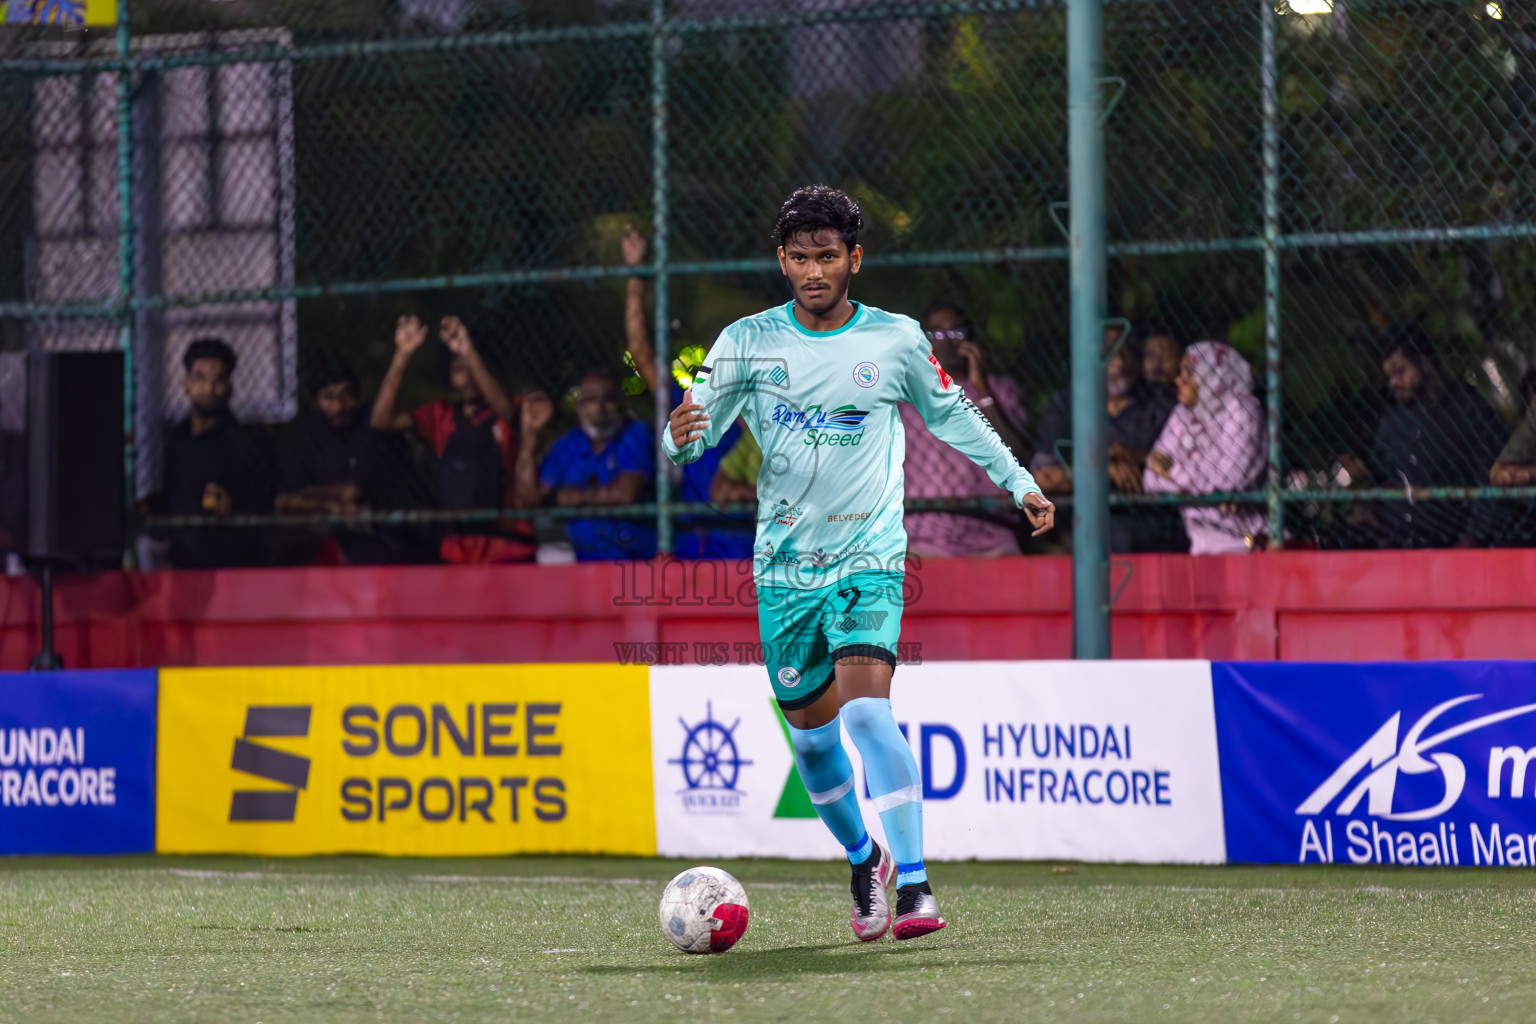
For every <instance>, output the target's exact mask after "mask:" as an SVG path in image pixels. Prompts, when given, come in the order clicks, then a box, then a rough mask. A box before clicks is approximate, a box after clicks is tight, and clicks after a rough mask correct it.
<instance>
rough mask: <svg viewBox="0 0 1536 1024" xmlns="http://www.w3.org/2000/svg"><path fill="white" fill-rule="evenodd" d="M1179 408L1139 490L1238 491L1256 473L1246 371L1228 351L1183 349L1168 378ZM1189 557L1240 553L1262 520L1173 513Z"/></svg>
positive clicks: (1259, 463)
mask: <svg viewBox="0 0 1536 1024" xmlns="http://www.w3.org/2000/svg"><path fill="white" fill-rule="evenodd" d="M1176 386H1177V388H1178V396H1179V404H1178V405H1177V406H1176V407H1175V408H1174V410H1173V415H1171V416H1169V417H1168V423H1167V424H1166V425H1165V426H1164V427H1163V433H1162V436H1160V437H1159V438H1158V439H1157V444H1156V445H1154V446H1153V449H1152V454H1151V455H1150V456H1148V457H1147V470H1146V473H1145V474H1144V476H1143V486H1144V487H1145V488H1146V490H1147V491H1149V492H1161V493H1165V494H1210V493H1212V492H1214V491H1241V490H1246V489H1247V488H1248V487H1251V486H1252V485H1253V484H1255V483H1256V482H1257V481H1258V479H1259V475H1260V474H1261V473H1262V472H1263V471H1264V467H1265V461H1266V460H1265V453H1264V413H1263V410H1262V409H1260V408H1259V400H1258V399H1257V398H1255V397H1254V396H1253V371H1252V370H1251V369H1250V368H1249V366H1248V361H1247V360H1246V359H1244V358H1243V357H1242V356H1241V355H1239V354H1238V353H1237V351H1236V350H1235V349H1233V348H1232V347H1231V346H1230V345H1223V344H1222V343H1221V342H1219V341H1202V342H1199V343H1198V344H1195V345H1192V346H1190V349H1189V351H1188V352H1187V353H1186V354H1185V355H1184V359H1183V369H1182V370H1181V372H1180V373H1179V376H1178V377H1177V378H1176ZM1181 512H1182V514H1183V517H1184V532H1185V533H1186V534H1188V535H1189V553H1190V554H1192V555H1226V554H1241V553H1243V552H1246V551H1251V550H1253V549H1254V548H1255V547H1257V546H1258V545H1259V544H1260V543H1261V542H1260V534H1261V532H1262V531H1263V529H1264V519H1263V517H1262V516H1260V515H1258V514H1257V513H1255V512H1253V511H1242V510H1239V509H1236V508H1233V507H1230V506H1223V507H1220V508H1215V507H1211V506H1203V507H1196V508H1185V509H1182V510H1181Z"/></svg>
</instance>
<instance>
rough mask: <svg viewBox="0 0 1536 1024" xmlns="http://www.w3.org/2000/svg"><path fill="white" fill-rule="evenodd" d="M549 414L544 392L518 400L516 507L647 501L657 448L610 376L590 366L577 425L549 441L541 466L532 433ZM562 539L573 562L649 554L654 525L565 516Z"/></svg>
mask: <svg viewBox="0 0 1536 1024" xmlns="http://www.w3.org/2000/svg"><path fill="white" fill-rule="evenodd" d="M554 413H555V407H554V404H553V403H552V402H551V401H550V400H549V398H548V397H547V396H544V395H542V394H539V395H529V396H528V397H527V398H526V399H525V400H524V403H523V409H522V431H521V439H520V444H519V449H518V454H517V470H516V474H517V492H518V501H519V503H520V504H522V505H523V506H525V507H527V506H532V505H542V504H546V503H553V504H555V505H559V506H562V507H566V508H569V507H572V506H577V505H633V504H636V503H638V502H642V501H647V500H649V498H650V496H651V485H652V481H653V480H654V478H655V465H656V455H655V450H656V449H655V446H654V445H653V444H652V443H651V430H650V428H649V427H648V426H647V425H646V424H645V423H642V422H640V421H639V420H635V419H631V418H630V417H629V415H628V413H627V412H626V411H625V409H624V403H623V399H622V393H621V391H620V388H619V379H618V377H617V375H615V374H614V373H612V372H610V371H608V370H591V371H589V372H588V373H587V374H586V375H585V376H583V377H582V378H581V383H580V385H579V386H578V388H577V392H576V423H577V425H576V427H575V428H574V429H572V430H571V431H569V432H567V433H566V434H564V435H562V436H561V437H560V438H559V439H558V440H556V441H555V443H554V445H553V446H552V447H551V448H550V449H549V454H547V455H545V456H544V461H543V463H542V464H540V463H539V461H538V447H539V434H540V432H541V431H542V430H543V429H544V428H545V427H547V426H548V425H549V421H550V420H551V419H552V418H553V417H554ZM566 536H568V537H569V538H570V541H571V546H572V547H574V548H575V549H576V558H577V560H578V561H584V562H599V561H613V560H615V559H620V558H650V557H651V556H652V555H654V554H655V553H656V527H655V525H654V523H653V522H650V521H646V520H633V519H607V518H604V519H587V518H579V519H569V520H566Z"/></svg>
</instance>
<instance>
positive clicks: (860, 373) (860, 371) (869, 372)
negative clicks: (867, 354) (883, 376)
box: [853, 363, 880, 388]
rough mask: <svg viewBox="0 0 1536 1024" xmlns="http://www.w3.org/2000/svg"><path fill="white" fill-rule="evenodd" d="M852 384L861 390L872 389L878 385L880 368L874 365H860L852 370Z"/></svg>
mask: <svg viewBox="0 0 1536 1024" xmlns="http://www.w3.org/2000/svg"><path fill="white" fill-rule="evenodd" d="M853 382H854V383H855V384H857V385H858V386H859V387H861V388H872V387H874V386H875V385H876V384H878V383H880V367H878V366H876V365H875V364H874V363H860V364H859V365H858V366H855V367H854V368H853Z"/></svg>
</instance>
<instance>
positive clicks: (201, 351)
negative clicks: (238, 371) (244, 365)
mask: <svg viewBox="0 0 1536 1024" xmlns="http://www.w3.org/2000/svg"><path fill="white" fill-rule="evenodd" d="M199 359H217V360H218V361H219V362H221V363H223V364H224V372H225V373H229V374H233V373H234V372H235V362H236V360H235V350H234V349H232V348H230V347H229V343H228V342H226V341H225V340H224V339H222V338H198V339H197V340H195V341H193V342H192V344H190V345H188V346H187V350H186V351H185V352H183V353H182V354H181V367H182V369H184V370H186V371H187V372H188V373H191V372H192V364H193V363H195V362H197V361H198V360H199Z"/></svg>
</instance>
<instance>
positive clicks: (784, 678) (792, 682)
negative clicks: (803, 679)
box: [779, 665, 800, 690]
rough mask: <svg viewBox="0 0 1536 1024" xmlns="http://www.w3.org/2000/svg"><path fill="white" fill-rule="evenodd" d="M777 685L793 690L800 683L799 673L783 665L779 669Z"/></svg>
mask: <svg viewBox="0 0 1536 1024" xmlns="http://www.w3.org/2000/svg"><path fill="white" fill-rule="evenodd" d="M779 685H780V686H782V687H784V688H785V689H787V690H793V689H794V688H795V687H797V686H799V685H800V673H799V672H796V671H795V670H794V669H792V668H790V667H789V666H788V665H785V666H784V667H783V668H781V669H779Z"/></svg>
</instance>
